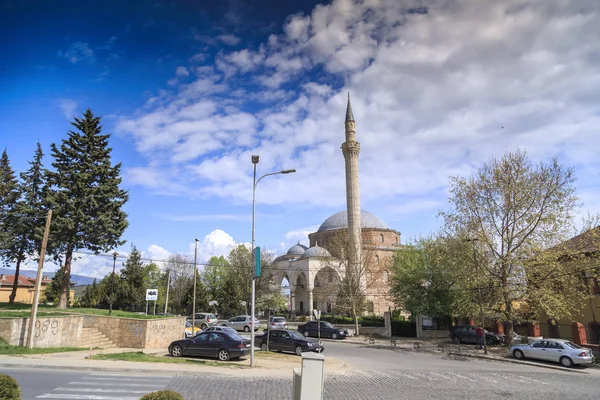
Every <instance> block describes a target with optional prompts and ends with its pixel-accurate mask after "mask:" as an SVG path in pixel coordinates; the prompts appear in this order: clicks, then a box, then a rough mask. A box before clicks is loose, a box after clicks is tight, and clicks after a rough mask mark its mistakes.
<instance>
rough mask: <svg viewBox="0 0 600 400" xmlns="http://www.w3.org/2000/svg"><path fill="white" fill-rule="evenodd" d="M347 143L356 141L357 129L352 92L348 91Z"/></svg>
mask: <svg viewBox="0 0 600 400" xmlns="http://www.w3.org/2000/svg"><path fill="white" fill-rule="evenodd" d="M345 125H346V143H350V142H356V131H355V122H354V113H353V112H352V104H350V92H348V105H347V106H346V123H345Z"/></svg>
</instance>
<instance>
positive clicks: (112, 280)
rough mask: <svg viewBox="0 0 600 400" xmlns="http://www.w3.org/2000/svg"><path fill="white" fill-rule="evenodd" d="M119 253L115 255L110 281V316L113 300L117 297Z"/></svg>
mask: <svg viewBox="0 0 600 400" xmlns="http://www.w3.org/2000/svg"><path fill="white" fill-rule="evenodd" d="M118 255H119V253H117V252H116V251H115V252H114V253H113V272H112V276H111V279H110V303H109V305H108V315H112V308H113V299H114V297H115V264H116V263H117V256H118Z"/></svg>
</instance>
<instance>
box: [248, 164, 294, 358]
mask: <svg viewBox="0 0 600 400" xmlns="http://www.w3.org/2000/svg"><path fill="white" fill-rule="evenodd" d="M258 159H259V157H258V156H257V155H253V156H252V164H254V177H253V180H252V252H254V215H255V210H256V185H258V182H260V180H261V179H262V178H264V177H266V176H270V175H278V174H293V173H294V172H296V170H295V169H286V170H282V171H277V172H269V173H268V174H264V175H263V176H261V177H260V178H258V180H257V179H256V164H258ZM255 303H256V278H255V277H254V276H252V305H251V309H252V311H251V315H250V319H251V323H250V326H251V327H252V328H251V329H250V367H252V368H254V307H255ZM267 324H268V321H267ZM267 326H268V325H267Z"/></svg>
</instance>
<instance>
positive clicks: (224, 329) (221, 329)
mask: <svg viewBox="0 0 600 400" xmlns="http://www.w3.org/2000/svg"><path fill="white" fill-rule="evenodd" d="M204 332H225V333H227V332H229V333H235V334H236V335H237V331H236V330H235V329H233V328H230V327H228V326H209V327H208V328H206V329H205V330H203V331H202V333H204Z"/></svg>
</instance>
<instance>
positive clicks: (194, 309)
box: [192, 239, 198, 337]
mask: <svg viewBox="0 0 600 400" xmlns="http://www.w3.org/2000/svg"><path fill="white" fill-rule="evenodd" d="M194 240H195V244H194V295H193V296H192V297H193V300H192V337H193V336H194V328H195V327H196V259H197V258H198V239H194Z"/></svg>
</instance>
